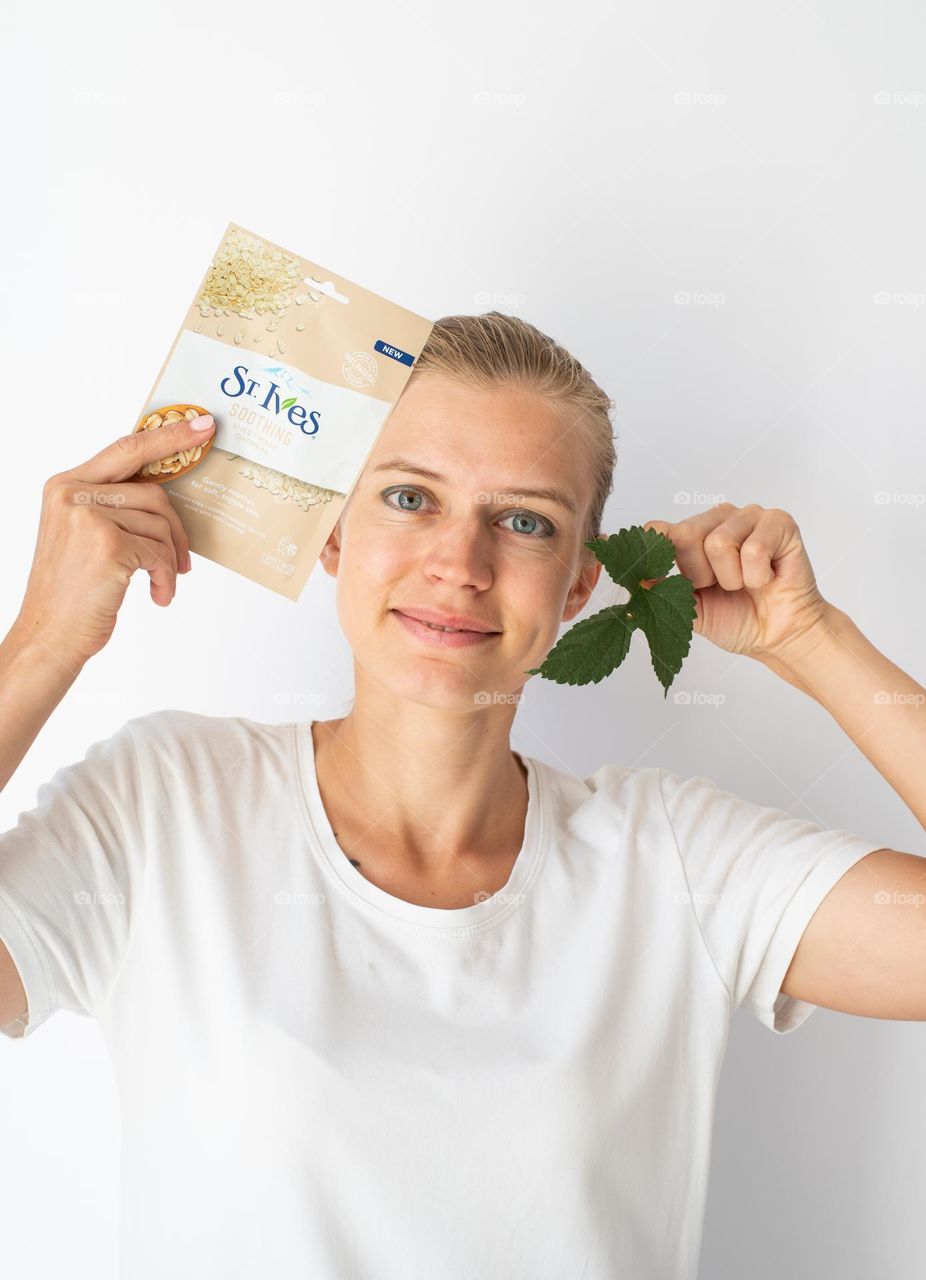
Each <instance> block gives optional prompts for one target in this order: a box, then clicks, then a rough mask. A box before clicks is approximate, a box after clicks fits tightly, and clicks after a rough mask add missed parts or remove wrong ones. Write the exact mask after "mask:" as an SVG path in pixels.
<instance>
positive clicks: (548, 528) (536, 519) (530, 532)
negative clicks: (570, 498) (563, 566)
mask: <svg viewBox="0 0 926 1280" xmlns="http://www.w3.org/2000/svg"><path fill="white" fill-rule="evenodd" d="M409 493H410V494H412V495H413V496H414V497H419V498H420V497H422V496H423V495H422V491H421V490H420V489H418V488H416V487H414V486H409V485H403V486H402V487H401V488H395V489H384V490H383V492H382V494H381V497H382V498H383V500H384V501H385V502H387V503H388V505H389V506H391V507H393V510H398V511H411V512H413V513H415V512H417V511H420V509H421V508H420V507H407V506H401V505H400V506H399V507H395V506H394V504H393V503H391V502H389V499H390V498H391V497H392V495H393V494H398V495H399V497H400V498H401V496H402V495H403V494H409ZM502 519H503V520H520V521H522V522H523V521H525V520H526V521H533V523H534V525H535V529H527V530H525V529H515V530H513V532H515V533H522V534H524V535H525V536H526V537H531V538H538V537H539V538H551V537H552V536H553V535H554V534H555V533H556V528H555V527H554V525H553V524H551V522H550V521H549V520H547V518H546V517H545V516H537V515H534V513H533V512H532V511H515V512H513V513H512V514H511V515H510V516H502ZM537 528H539V529H540V532H539V533H538V532H536V529H537Z"/></svg>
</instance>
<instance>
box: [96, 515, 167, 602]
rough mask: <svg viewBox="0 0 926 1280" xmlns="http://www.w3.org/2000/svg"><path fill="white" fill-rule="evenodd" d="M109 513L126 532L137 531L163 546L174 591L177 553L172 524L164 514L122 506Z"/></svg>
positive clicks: (136, 532)
mask: <svg viewBox="0 0 926 1280" xmlns="http://www.w3.org/2000/svg"><path fill="white" fill-rule="evenodd" d="M107 514H108V515H110V518H111V519H112V520H113V521H114V522H115V523H116V524H117V525H119V527H120V529H124V530H125V531H126V533H135V534H138V535H139V536H141V537H143V538H148V539H149V541H151V542H156V543H157V544H158V545H159V546H160V547H162V548H163V558H164V561H165V563H166V564H167V565H168V566H169V568H170V572H171V579H172V580H171V588H172V592H173V591H175V590H176V586H177V553H176V550H175V549H174V540H173V538H172V537H171V533H170V524H169V523H168V521H167V520H166V519H165V518H164V516H161V515H155V514H153V513H152V512H150V511H136V510H134V509H132V508H121V509H120V510H118V511H113V512H111V513H110V512H107Z"/></svg>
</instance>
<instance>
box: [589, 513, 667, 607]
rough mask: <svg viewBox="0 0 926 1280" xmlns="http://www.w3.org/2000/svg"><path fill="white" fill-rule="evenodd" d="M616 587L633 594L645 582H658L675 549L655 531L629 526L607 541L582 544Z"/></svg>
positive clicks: (605, 539)
mask: <svg viewBox="0 0 926 1280" xmlns="http://www.w3.org/2000/svg"><path fill="white" fill-rule="evenodd" d="M585 545H586V546H587V547H591V549H592V551H594V553H595V555H596V557H597V558H598V559H599V560H600V561H601V563H602V564H603V565H604V567H605V569H606V570H607V571H608V573H609V574H610V575H611V577H612V578H613V579H614V581H615V582H616V583H618V584H619V585H620V586H622V587H626V588H627V590H628V591H633V589H634V588H635V587H638V586H639V585H640V583H641V582H642V581H644V580H645V579H647V578H661V577H662V576H663V574H666V573H668V572H669V570H670V569H671V568H672V566H673V564H675V547H674V546H673V545H672V543H671V542H670V540H669V539H668V538H667V537H666V536H665V534H662V533H657V531H656V530H655V529H644V528H643V527H642V526H641V525H638V524H634V525H631V526H630V528H629V529H619V530H618V532H617V533H612V534H611V536H610V537H609V538H592V540H591V542H586V543H585Z"/></svg>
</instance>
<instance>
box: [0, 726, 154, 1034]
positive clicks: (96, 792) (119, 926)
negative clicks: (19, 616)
mask: <svg viewBox="0 0 926 1280" xmlns="http://www.w3.org/2000/svg"><path fill="white" fill-rule="evenodd" d="M144 719H145V717H137V718H136V719H135V720H129V721H127V722H126V723H125V724H124V725H123V726H122V727H121V728H120V729H119V730H117V732H116V733H114V734H113V735H112V736H111V737H110V738H107V739H103V740H100V741H97V742H94V743H93V744H92V745H91V746H90V747H89V748H88V750H87V752H86V755H85V756H84V758H83V760H80V761H77V762H76V763H73V764H68V765H65V766H64V767H62V768H60V769H59V770H58V771H57V772H56V773H55V774H54V775H53V776H52V778H51V779H50V780H49V781H47V782H43V783H42V784H41V785H40V786H39V788H38V792H37V795H36V800H37V805H36V807H35V808H33V809H30V810H29V811H28V812H25V813H21V814H20V815H19V818H18V821H17V824H16V826H15V827H13V828H12V830H10V831H6V832H4V833H3V834H2V835H0V939H2V940H3V942H4V943H5V945H6V947H7V950H8V951H9V952H10V955H11V956H12V958H13V961H14V963H15V965H16V968H17V969H18V970H19V976H20V979H21V980H22V984H23V987H24V988H25V991H26V999H27V1003H28V1009H27V1011H26V1013H25V1015H24V1016H23V1017H21V1018H17V1019H15V1020H14V1021H13V1022H11V1023H8V1024H7V1025H6V1026H5V1027H0V1031H2V1032H3V1033H4V1035H6V1036H8V1037H10V1038H11V1039H20V1038H23V1037H27V1036H29V1035H31V1034H32V1033H33V1032H34V1031H36V1030H37V1029H38V1027H40V1026H41V1025H42V1023H43V1022H45V1020H46V1019H47V1018H48V1017H49V1016H50V1015H51V1014H52V1013H54V1012H55V1011H56V1010H58V1009H68V1010H70V1011H71V1012H73V1013H79V1014H84V1015H86V1016H92V1015H93V1012H94V1010H95V1009H96V1007H97V1006H98V1004H99V1003H100V1002H101V1001H102V1000H103V999H104V997H105V996H106V994H107V993H108V991H109V989H110V986H111V984H112V983H113V981H114V979H115V977H116V974H117V972H118V969H119V965H120V963H121V960H122V957H123V955H124V953H125V950H126V946H127V941H128V936H129V926H130V922H131V919H132V912H133V909H134V907H135V903H136V898H137V895H138V892H139V888H140V882H141V878H142V873H143V866H144V860H143V850H144V841H143V838H142V830H141V825H142V822H143V815H144V797H143V794H142V782H141V776H140V768H139V755H138V745H139V743H138V737H137V734H138V726H139V724H140V723H141V722H142V721H143V720H144Z"/></svg>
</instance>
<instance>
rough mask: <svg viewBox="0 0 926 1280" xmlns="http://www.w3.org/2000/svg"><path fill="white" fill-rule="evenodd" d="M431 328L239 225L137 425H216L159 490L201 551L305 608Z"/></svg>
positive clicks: (225, 241)
mask: <svg viewBox="0 0 926 1280" xmlns="http://www.w3.org/2000/svg"><path fill="white" fill-rule="evenodd" d="M433 324H434V322H433V321H431V320H426V319H424V318H423V317H422V316H418V315H415V314H414V313H413V312H411V311H406V310H405V308H404V307H400V306H398V305H396V303H394V302H389V301H388V300H387V299H386V298H382V297H380V296H379V295H377V294H375V293H370V292H369V291H368V290H367V289H362V288H361V287H360V286H359V285H356V284H353V283H352V282H351V281H350V280H345V279H344V278H343V277H341V276H336V275H334V273H333V272H331V271H329V270H327V268H325V267H321V266H319V264H318V263H316V262H310V261H308V260H307V259H305V258H301V257H299V256H298V255H297V254H295V253H290V252H288V251H287V250H285V249H283V248H281V247H280V246H279V245H277V244H273V243H272V242H271V241H269V240H264V239H263V238H262V237H261V236H257V235H254V234H253V232H250V231H246V230H245V229H244V228H243V227H240V226H238V225H236V224H235V223H230V224H229V226H228V228H227V230H226V232H225V234H224V236H223V238H222V242H221V244H220V245H219V248H218V251H217V252H216V255H215V257H214V258H213V260H212V263H211V264H210V266H209V269H208V270H207V272H206V274H205V275H204V277H203V279H202V282H201V284H200V287H199V289H198V291H197V293H196V297H195V298H194V299H193V302H192V304H191V305H190V309H189V311H188V312H187V314H186V317H185V318H184V321H183V324H182V325H181V328H180V332H179V333H178V334H177V336H176V338H175V339H174V343H173V346H172V347H171V349H170V352H169V353H168V356H167V359H166V360H165V361H164V364H163V366H162V368H161V372H160V373H159V375H158V378H157V381H156V383H155V385H154V387H153V388H152V391H151V394H150V395H149V396H148V399H147V401H146V402H145V406H144V410H143V413H142V415H141V417H140V419H139V421H142V420H143V419H144V418H145V417H146V416H147V415H149V414H151V413H152V412H153V411H154V410H156V409H158V408H161V407H164V406H167V405H175V404H195V405H200V406H202V407H203V408H204V409H206V410H207V411H208V412H209V413H211V414H212V416H213V418H214V419H215V423H216V429H215V435H214V439H213V445H212V448H211V449H210V450H209V452H208V453H207V454H205V455H204V456H203V458H202V460H201V461H200V462H199V463H197V465H196V466H194V467H193V468H192V470H190V471H188V472H187V473H186V474H184V475H183V476H179V477H177V478H175V479H170V480H165V481H164V482H163V484H162V488H164V489H165V490H166V491H167V494H168V496H169V498H170V501H171V504H172V506H173V507H174V509H175V510H176V511H177V514H178V515H179V516H180V519H181V520H182V522H183V526H184V528H185V529H186V531H187V534H188V536H189V539H190V547H191V549H192V550H193V551H195V552H197V554H199V555H201V556H206V557H207V558H208V559H209V560H213V561H215V563H216V564H221V565H224V566H225V568H227V569H232V570H233V571H234V572H235V573H239V574H242V575H243V576H244V577H246V578H250V579H251V580H252V581H254V582H257V583H259V584H260V585H261V586H263V587H268V588H269V589H270V590H271V591H276V592H278V593H279V594H280V595H283V596H286V597H288V598H289V599H290V600H297V599H298V598H299V593H300V592H301V591H302V588H303V587H304V586H305V583H306V581H307V579H308V577H309V574H310V573H311V571H312V568H313V567H314V565H315V563H316V561H317V560H318V557H319V555H320V554H321V550H322V548H323V547H324V545H325V543H326V541H327V540H328V535H329V534H330V533H331V530H332V529H333V528H334V526H335V524H336V523H337V520H338V516H339V515H340V514H341V511H342V510H343V508H344V506H345V505H346V503H347V500H348V498H349V497H350V494H351V491H352V489H353V487H354V485H355V483H356V481H357V480H358V478H359V476H360V473H361V471H362V470H363V467H364V464H365V462H366V459H367V457H368V456H369V454H370V453H371V451H372V449H373V446H374V444H375V443H376V439H377V437H378V436H379V433H380V431H381V430H382V428H383V426H384V424H385V422H386V419H387V417H388V416H389V413H390V412H391V410H392V408H393V407H394V405H395V403H396V401H397V400H398V398H399V396H400V395H401V394H402V391H403V389H404V387H405V384H406V382H407V381H408V379H409V376H410V375H411V371H412V366H413V364H414V362H415V360H416V359H417V357H418V356H419V355H420V354H421V350H422V348H423V347H424V344H425V342H426V341H427V338H428V335H429V334H430V332H431V329H432V328H433Z"/></svg>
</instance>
